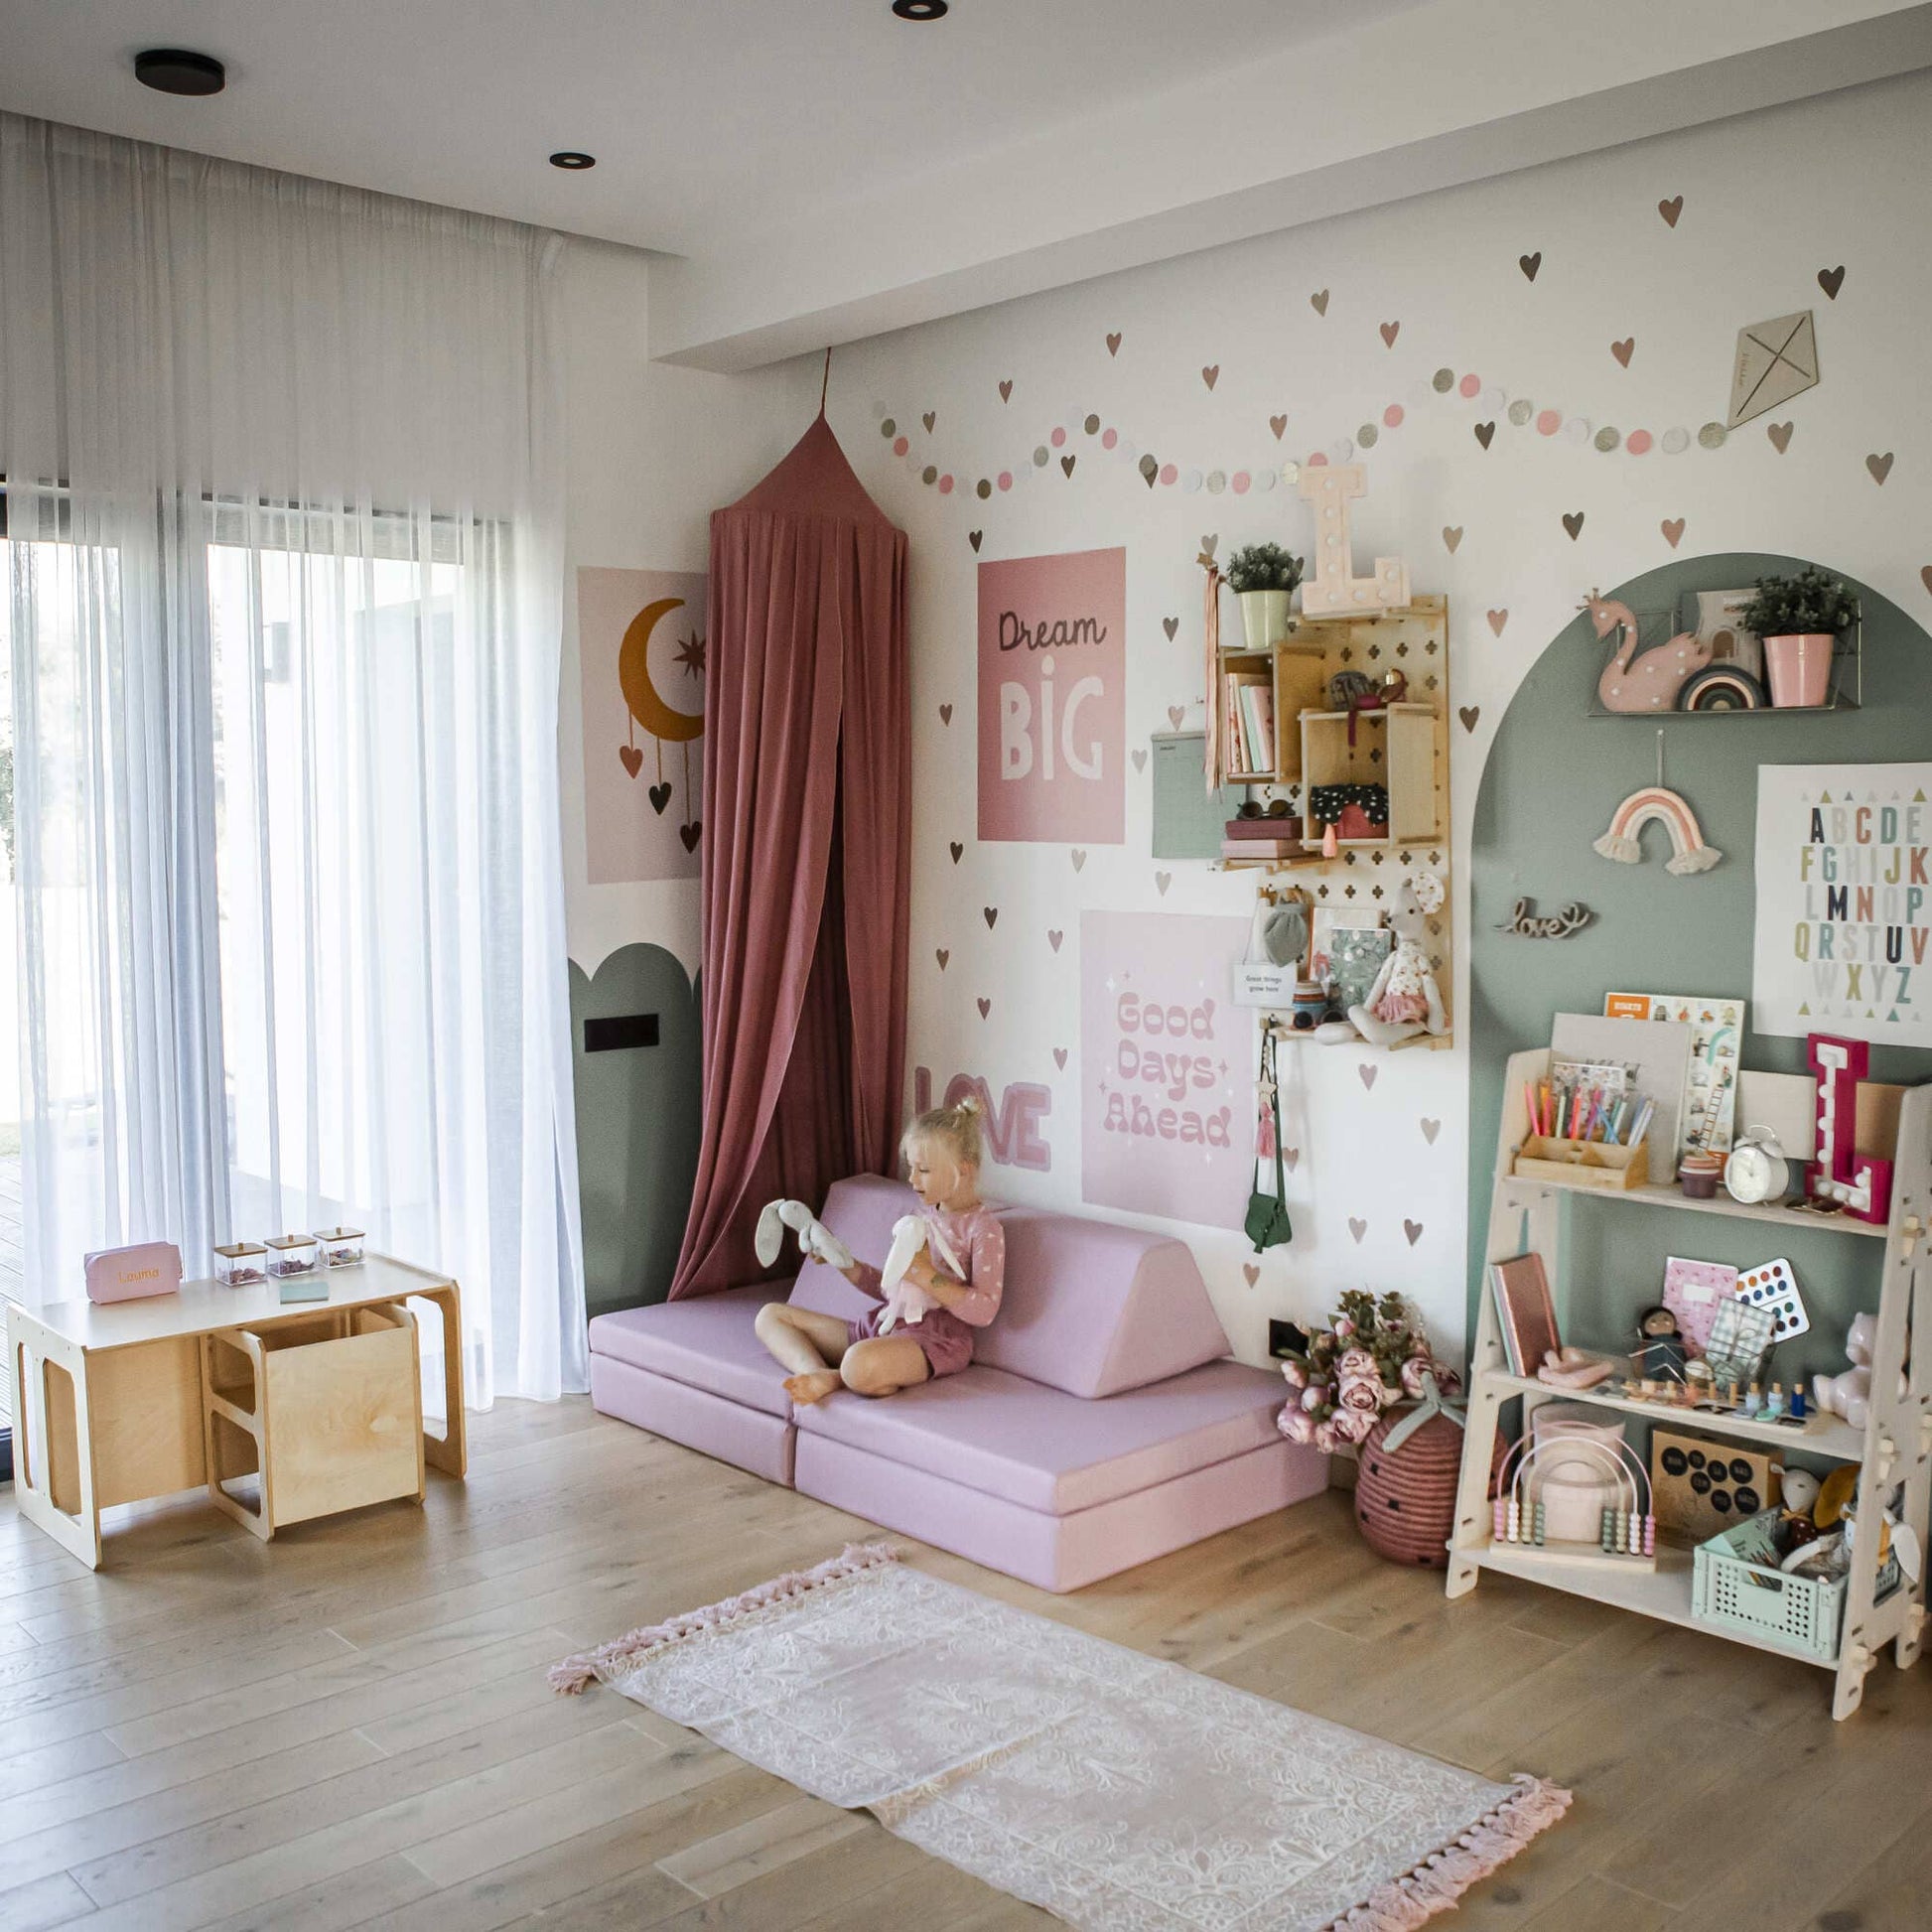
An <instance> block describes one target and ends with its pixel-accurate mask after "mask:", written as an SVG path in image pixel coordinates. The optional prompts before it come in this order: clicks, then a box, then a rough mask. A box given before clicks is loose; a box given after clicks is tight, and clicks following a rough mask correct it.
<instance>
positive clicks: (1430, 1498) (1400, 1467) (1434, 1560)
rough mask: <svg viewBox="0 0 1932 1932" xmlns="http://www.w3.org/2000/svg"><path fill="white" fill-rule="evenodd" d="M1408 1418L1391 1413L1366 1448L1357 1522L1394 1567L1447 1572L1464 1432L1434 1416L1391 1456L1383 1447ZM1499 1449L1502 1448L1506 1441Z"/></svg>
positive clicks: (1370, 1544) (1367, 1539)
mask: <svg viewBox="0 0 1932 1932" xmlns="http://www.w3.org/2000/svg"><path fill="white" fill-rule="evenodd" d="M1407 1414H1408V1411H1407V1410H1406V1409H1392V1410H1390V1412H1389V1413H1388V1414H1387V1415H1386V1416H1384V1417H1383V1418H1382V1420H1381V1421H1380V1422H1378V1423H1377V1424H1376V1425H1375V1427H1374V1429H1372V1430H1371V1431H1370V1432H1369V1437H1368V1441H1367V1442H1365V1443H1364V1444H1363V1445H1362V1447H1361V1461H1360V1468H1359V1472H1358V1474H1357V1475H1356V1478H1355V1521H1356V1522H1357V1523H1359V1524H1360V1525H1361V1528H1362V1539H1363V1541H1364V1542H1366V1543H1367V1545H1368V1547H1369V1548H1370V1549H1371V1550H1373V1551H1374V1552H1375V1553H1376V1554H1377V1555H1378V1556H1383V1557H1387V1558H1388V1560H1389V1561H1390V1562H1391V1563H1407V1564H1415V1565H1417V1566H1419V1567H1421V1568H1423V1569H1426V1570H1447V1569H1448V1568H1449V1547H1448V1546H1449V1531H1450V1529H1451V1528H1452V1527H1453V1525H1454V1518H1455V1480H1456V1476H1457V1475H1458V1474H1459V1473H1460V1470H1461V1467H1462V1442H1463V1433H1462V1431H1461V1430H1459V1429H1458V1428H1457V1427H1456V1426H1455V1424H1454V1423H1452V1422H1450V1421H1449V1420H1448V1418H1446V1417H1444V1416H1432V1417H1431V1418H1430V1419H1429V1421H1428V1422H1426V1423H1424V1424H1423V1426H1422V1427H1421V1428H1420V1429H1419V1430H1417V1431H1416V1433H1415V1434H1414V1435H1413V1436H1411V1437H1410V1438H1409V1440H1408V1441H1407V1442H1406V1443H1404V1444H1403V1446H1402V1447H1401V1449H1398V1450H1397V1451H1396V1452H1395V1453H1394V1454H1393V1455H1390V1454H1387V1453H1386V1452H1385V1451H1384V1450H1383V1448H1382V1444H1383V1442H1384V1440H1385V1439H1386V1438H1387V1436H1388V1434H1389V1432H1390V1431H1391V1430H1392V1429H1393V1428H1395V1426H1396V1425H1397V1424H1398V1423H1400V1422H1401V1421H1403V1419H1404V1418H1405V1417H1406V1415H1407ZM1496 1447H1497V1449H1498V1450H1500V1449H1501V1448H1502V1439H1501V1438H1500V1437H1498V1438H1497V1442H1496ZM1492 1467H1493V1464H1492Z"/></svg>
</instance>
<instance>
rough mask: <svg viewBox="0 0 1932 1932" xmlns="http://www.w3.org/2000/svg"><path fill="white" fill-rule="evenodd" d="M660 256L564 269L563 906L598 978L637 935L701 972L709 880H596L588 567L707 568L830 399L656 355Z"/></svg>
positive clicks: (580, 256) (578, 259)
mask: <svg viewBox="0 0 1932 1932" xmlns="http://www.w3.org/2000/svg"><path fill="white" fill-rule="evenodd" d="M648 263H649V258H648V257H647V256H645V255H643V254H640V253H638V252H636V251H635V250H632V249H626V248H619V247H614V246H611V245H608V244H606V243H603V242H596V241H583V240H574V241H572V242H571V243H570V246H569V252H568V254H567V255H566V257H565V266H564V277H565V281H564V331H565V334H564V344H563V349H564V356H565V367H566V381H567V384H568V404H567V410H568V415H567V429H566V445H565V460H566V490H567V495H566V501H565V540H566V556H565V564H566V582H565V591H564V596H565V608H564V666H563V692H562V703H561V708H560V712H559V731H560V733H561V736H562V764H563V774H562V775H563V823H564V895H565V898H564V906H565V920H566V926H567V931H568V937H569V943H570V956H571V958H572V959H574V960H576V962H577V963H578V964H579V965H580V966H582V967H583V968H584V970H585V971H586V972H589V973H595V972H596V970H597V967H598V964H599V962H600V961H602V960H603V959H604V957H605V956H606V955H607V954H608V953H611V952H613V951H615V950H616V949H617V948H618V947H619V946H622V945H626V944H628V943H629V942H630V941H632V940H635V939H648V940H651V941H653V942H655V943H656V944H658V945H660V946H663V947H665V948H666V949H667V950H669V951H670V952H673V953H675V954H676V955H677V957H678V959H679V960H680V961H681V962H682V963H683V965H684V968H685V970H686V971H687V972H693V973H694V972H695V971H696V970H697V963H698V884H697V881H696V880H695V879H691V880H669V881H664V882H661V883H657V884H648V885H630V886H593V885H591V884H590V883H589V881H588V879H587V878H586V866H585V851H584V731H583V715H582V698H581V693H582V684H581V679H580V676H579V671H578V662H577V569H578V566H579V565H581V564H592V565H606V566H612V567H617V568H624V569H655V570H695V571H702V570H704V569H705V567H706V563H707V559H708V557H709V553H710V536H709V530H708V519H709V517H710V514H711V512H712V511H713V510H714V509H716V508H718V507H719V506H720V505H722V504H725V503H729V502H731V501H733V500H734V499H735V498H736V497H738V496H740V495H742V494H743V493H744V492H745V491H746V490H747V489H749V488H750V487H751V485H752V484H753V483H757V482H758V480H759V478H760V477H761V476H763V475H764V473H765V471H767V470H768V469H769V468H770V467H771V466H772V464H774V463H776V462H777V461H778V459H779V458H780V457H781V456H783V455H784V453H785V452H786V451H787V450H788V449H789V448H790V447H791V446H792V444H793V443H795V442H796V441H797V440H798V438H799V437H800V436H801V435H802V434H803V433H804V430H805V427H806V425H807V424H808V423H809V422H810V420H811V418H812V415H813V413H814V412H815V411H816V409H817V407H818V386H817V381H816V372H815V370H813V369H811V368H809V367H807V366H805V365H804V364H802V363H793V364H790V365H788V366H785V367H781V368H775V369H769V370H764V371H761V372H759V374H756V375H747V376H722V375H712V374H708V373H705V372H704V371H701V370H696V369H686V368H674V367H672V366H670V365H669V364H667V363H654V362H652V361H651V360H650V359H649V356H648V354H647V351H646V346H645V338H646V332H647V329H648V324H649V311H648V289H647V280H648V272H649V269H648Z"/></svg>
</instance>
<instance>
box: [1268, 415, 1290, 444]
mask: <svg viewBox="0 0 1932 1932" xmlns="http://www.w3.org/2000/svg"><path fill="white" fill-rule="evenodd" d="M1268 427H1269V428H1270V429H1271V430H1273V431H1274V432H1275V441H1276V442H1277V443H1279V442H1280V441H1281V440H1282V433H1283V432H1284V431H1285V430H1286V429H1287V428H1288V418H1287V417H1286V416H1270V417H1269V419H1268Z"/></svg>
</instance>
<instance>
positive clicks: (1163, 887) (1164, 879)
mask: <svg viewBox="0 0 1932 1932" xmlns="http://www.w3.org/2000/svg"><path fill="white" fill-rule="evenodd" d="M1172 885H1173V873H1171V872H1157V873H1156V874H1155V875H1154V886H1155V890H1156V891H1157V892H1158V893H1159V894H1160V895H1161V897H1163V898H1166V897H1167V896H1168V888H1169V887H1170V886H1172Z"/></svg>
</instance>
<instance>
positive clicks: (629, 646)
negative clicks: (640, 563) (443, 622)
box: [577, 565, 705, 886]
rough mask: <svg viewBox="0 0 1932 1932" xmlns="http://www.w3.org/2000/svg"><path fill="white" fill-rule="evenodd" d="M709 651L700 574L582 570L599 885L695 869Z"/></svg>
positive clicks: (582, 652)
mask: <svg viewBox="0 0 1932 1932" xmlns="http://www.w3.org/2000/svg"><path fill="white" fill-rule="evenodd" d="M704 653H705V579H704V577H703V575H702V574H701V573H697V572H691V571H670V570H606V569H600V568H596V567H593V566H590V565H586V566H584V567H583V568H581V569H580V570H579V571H578V573H577V654H578V659H579V664H580V668H581V671H582V674H583V682H584V826H585V841H586V846H587V852H586V859H587V876H588V878H589V880H590V883H591V884H592V885H593V886H610V885H621V884H628V883H631V882H634V881H637V880H646V879H695V878H697V876H698V848H699V843H700V841H701V840H702V838H703V836H704V825H703V821H702V818H701V816H700V812H701V807H700V796H701V792H702V787H703V772H704Z"/></svg>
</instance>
